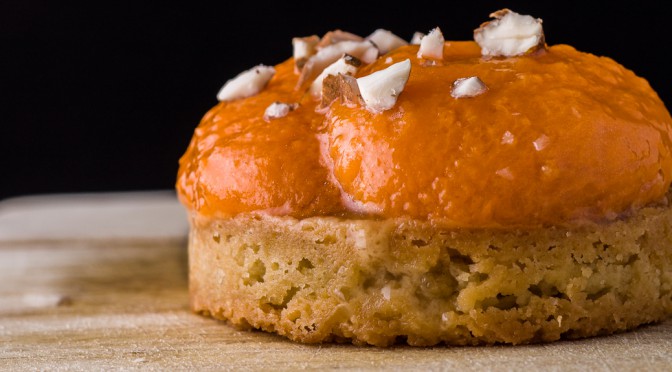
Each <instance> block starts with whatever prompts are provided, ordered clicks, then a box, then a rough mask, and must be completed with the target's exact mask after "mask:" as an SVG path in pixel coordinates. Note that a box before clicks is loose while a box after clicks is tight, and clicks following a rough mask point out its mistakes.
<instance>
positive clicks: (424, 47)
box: [418, 27, 445, 59]
mask: <svg viewBox="0 0 672 372" xmlns="http://www.w3.org/2000/svg"><path fill="white" fill-rule="evenodd" d="M444 44H445V40H444V38H443V34H442V33H441V29H440V28H438V27H437V28H435V29H433V30H432V31H430V32H429V34H427V35H425V36H424V37H423V38H422V39H420V49H418V58H428V59H429V58H431V59H443V45H444Z"/></svg>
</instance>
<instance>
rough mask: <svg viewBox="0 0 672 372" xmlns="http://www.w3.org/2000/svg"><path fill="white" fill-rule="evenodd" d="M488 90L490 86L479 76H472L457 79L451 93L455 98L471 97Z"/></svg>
mask: <svg viewBox="0 0 672 372" xmlns="http://www.w3.org/2000/svg"><path fill="white" fill-rule="evenodd" d="M487 90H488V87H487V86H486V85H485V83H483V81H481V79H479V78H478V76H472V77H468V78H462V79H457V80H455V82H454V83H453V87H452V89H451V90H450V95H451V96H453V98H471V97H476V96H478V95H481V94H483V93H485V92H486V91H487Z"/></svg>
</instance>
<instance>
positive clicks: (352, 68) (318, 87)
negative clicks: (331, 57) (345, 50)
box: [310, 54, 362, 97]
mask: <svg viewBox="0 0 672 372" xmlns="http://www.w3.org/2000/svg"><path fill="white" fill-rule="evenodd" d="M361 65H362V61H360V60H359V59H357V58H355V57H353V56H351V55H349V54H344V55H343V57H341V58H339V59H338V60H337V61H336V62H334V63H332V64H330V65H329V66H327V68H325V69H324V70H323V71H322V73H321V74H320V75H318V77H316V78H315V80H313V83H312V84H311V85H310V94H312V95H313V97H318V96H319V95H320V94H322V80H324V78H325V77H327V76H329V75H334V76H335V75H338V74H343V75H354V74H356V73H357V70H358V69H359V66H361Z"/></svg>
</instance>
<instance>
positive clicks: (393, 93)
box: [357, 59, 411, 113]
mask: <svg viewBox="0 0 672 372" xmlns="http://www.w3.org/2000/svg"><path fill="white" fill-rule="evenodd" d="M410 74H411V61H410V60H408V59H406V60H404V61H401V62H398V63H395V64H393V65H392V66H390V67H388V68H386V69H384V70H380V71H376V72H374V73H372V74H370V75H367V76H364V77H361V78H359V79H357V85H358V86H359V91H360V93H361V95H362V98H363V99H364V103H365V104H366V108H367V109H368V110H369V111H371V112H373V113H379V112H382V111H385V110H389V109H391V108H392V107H394V104H395V103H396V102H397V98H399V95H400V94H401V92H402V91H403V90H404V87H405V86H406V82H407V81H408V77H409V76H410Z"/></svg>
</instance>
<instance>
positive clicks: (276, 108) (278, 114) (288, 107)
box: [264, 102, 299, 121]
mask: <svg viewBox="0 0 672 372" xmlns="http://www.w3.org/2000/svg"><path fill="white" fill-rule="evenodd" d="M297 107H299V105H298V104H297V103H284V102H273V103H271V104H270V105H269V106H268V107H267V108H266V111H264V120H267V121H268V120H273V119H280V118H284V117H285V116H287V114H289V112H290V111H294V110H296V108H297Z"/></svg>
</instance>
